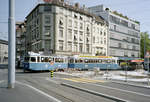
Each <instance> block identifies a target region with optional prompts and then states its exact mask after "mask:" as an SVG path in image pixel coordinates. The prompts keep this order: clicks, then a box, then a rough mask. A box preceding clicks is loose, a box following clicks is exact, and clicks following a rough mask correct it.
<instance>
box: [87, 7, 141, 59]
mask: <svg viewBox="0 0 150 102" xmlns="http://www.w3.org/2000/svg"><path fill="white" fill-rule="evenodd" d="M89 10H90V12H91V13H93V14H96V15H97V16H102V17H103V18H104V19H105V20H106V21H107V22H108V24H109V33H108V36H109V42H108V43H109V44H108V52H109V53H108V55H110V56H117V57H120V58H122V59H126V58H127V59H129V58H138V57H139V55H140V24H139V22H138V21H135V20H131V19H129V18H128V17H127V16H123V15H122V14H119V13H118V12H116V11H111V10H109V8H105V7H104V6H103V5H98V6H93V7H90V8H89Z"/></svg>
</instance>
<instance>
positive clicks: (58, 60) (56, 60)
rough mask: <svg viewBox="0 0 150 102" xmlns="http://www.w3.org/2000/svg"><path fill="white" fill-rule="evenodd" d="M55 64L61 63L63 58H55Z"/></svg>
mask: <svg viewBox="0 0 150 102" xmlns="http://www.w3.org/2000/svg"><path fill="white" fill-rule="evenodd" d="M55 62H56V63H63V62H64V59H63V58H55Z"/></svg>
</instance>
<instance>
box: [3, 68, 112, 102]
mask: <svg viewBox="0 0 150 102" xmlns="http://www.w3.org/2000/svg"><path fill="white" fill-rule="evenodd" d="M2 73H3V74H2ZM6 75H7V71H6V70H5V71H4V70H3V71H2V70H1V71H0V77H1V76H3V77H6ZM48 76H49V73H48V72H46V73H22V72H16V87H15V89H12V92H11V93H9V92H8V91H7V90H6V88H5V87H1V88H0V94H1V92H3V91H5V93H4V94H3V95H0V99H1V97H3V98H2V99H3V102H20V100H21V99H22V100H26V102H35V101H36V102H47V101H48V98H46V95H50V96H51V97H54V98H56V99H58V100H61V102H84V101H85V102H113V101H112V100H110V99H107V98H104V97H100V96H96V95H93V94H90V93H86V92H83V91H80V90H76V89H73V88H69V87H65V86H62V85H61V84H60V83H59V82H58V81H55V80H53V81H52V80H49V78H48ZM60 76H61V75H58V77H60ZM55 77H56V76H55ZM69 77H70V76H68V78H69ZM1 80H2V79H1ZM0 84H1V83H0ZM26 88H28V89H26ZM36 89H37V90H40V91H41V92H44V93H46V95H45V94H44V95H43V94H40V93H39V92H37V91H36ZM24 90H25V91H24ZM19 92H20V93H21V92H23V93H24V94H23V93H22V94H19ZM8 96H9V98H8ZM14 96H15V97H14ZM17 96H18V97H19V96H21V97H19V98H17ZM22 97H23V98H22ZM22 102H24V101H22ZM49 102H51V100H50V99H49Z"/></svg>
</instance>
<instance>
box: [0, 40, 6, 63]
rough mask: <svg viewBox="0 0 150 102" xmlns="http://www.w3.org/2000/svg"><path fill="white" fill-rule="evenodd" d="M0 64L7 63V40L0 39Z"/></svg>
mask: <svg viewBox="0 0 150 102" xmlns="http://www.w3.org/2000/svg"><path fill="white" fill-rule="evenodd" d="M0 64H8V41H4V40H0Z"/></svg>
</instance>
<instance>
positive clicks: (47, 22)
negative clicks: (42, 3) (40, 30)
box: [45, 15, 51, 24]
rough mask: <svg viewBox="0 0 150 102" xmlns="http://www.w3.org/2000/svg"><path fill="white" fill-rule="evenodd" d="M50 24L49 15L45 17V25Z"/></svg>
mask: <svg viewBox="0 0 150 102" xmlns="http://www.w3.org/2000/svg"><path fill="white" fill-rule="evenodd" d="M50 23H51V18H50V16H49V15H45V24H50Z"/></svg>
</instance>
